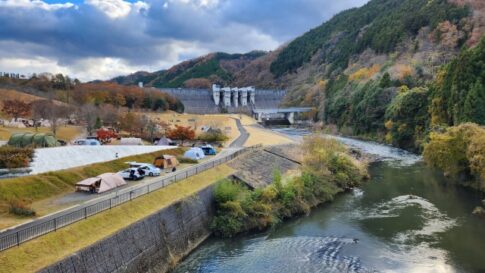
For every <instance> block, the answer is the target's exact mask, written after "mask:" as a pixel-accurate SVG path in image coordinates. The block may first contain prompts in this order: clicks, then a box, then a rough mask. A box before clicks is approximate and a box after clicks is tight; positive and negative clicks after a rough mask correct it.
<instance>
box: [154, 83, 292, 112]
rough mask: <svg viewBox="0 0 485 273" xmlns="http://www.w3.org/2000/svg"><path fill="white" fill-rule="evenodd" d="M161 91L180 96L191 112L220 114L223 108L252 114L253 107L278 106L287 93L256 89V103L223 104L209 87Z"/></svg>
mask: <svg viewBox="0 0 485 273" xmlns="http://www.w3.org/2000/svg"><path fill="white" fill-rule="evenodd" d="M160 91H163V92H165V93H168V94H170V95H172V96H174V97H176V98H178V99H179V100H180V101H181V102H182V103H183V104H184V107H185V112H186V113H190V114H218V113H222V112H223V108H224V111H227V112H228V113H249V114H251V113H252V110H253V109H269V108H278V107H279V106H280V104H281V103H282V101H283V98H284V97H285V95H286V91H284V90H271V89H256V90H255V99H254V103H249V104H247V105H246V106H242V105H238V106H234V105H232V106H223V105H222V103H221V104H220V105H217V104H216V102H215V101H214V98H213V95H212V91H211V90H209V89H188V88H172V89H171V88H161V89H160Z"/></svg>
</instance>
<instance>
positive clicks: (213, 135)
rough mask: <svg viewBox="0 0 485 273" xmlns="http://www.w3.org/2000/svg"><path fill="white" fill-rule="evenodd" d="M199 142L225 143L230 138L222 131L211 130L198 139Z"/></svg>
mask: <svg viewBox="0 0 485 273" xmlns="http://www.w3.org/2000/svg"><path fill="white" fill-rule="evenodd" d="M198 139H199V140H201V141H204V142H209V143H214V142H224V141H226V140H228V139H229V138H228V137H227V136H226V135H225V134H224V133H223V132H222V131H221V130H220V129H217V130H210V131H209V132H205V133H203V134H201V135H200V136H199V137H198Z"/></svg>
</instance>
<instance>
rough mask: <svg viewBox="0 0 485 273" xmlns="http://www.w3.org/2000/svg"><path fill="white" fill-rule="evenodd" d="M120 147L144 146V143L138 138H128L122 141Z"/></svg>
mask: <svg viewBox="0 0 485 273" xmlns="http://www.w3.org/2000/svg"><path fill="white" fill-rule="evenodd" d="M120 145H143V141H142V140H141V138H137V137H126V138H122V139H120Z"/></svg>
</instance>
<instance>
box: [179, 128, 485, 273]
mask: <svg viewBox="0 0 485 273" xmlns="http://www.w3.org/2000/svg"><path fill="white" fill-rule="evenodd" d="M280 133H285V134H287V135H291V136H292V137H295V138H299V137H301V135H304V134H305V132H304V131H291V130H283V131H280ZM338 140H340V141H342V142H343V143H345V144H347V145H350V146H353V147H356V148H359V149H361V150H363V151H365V152H367V153H370V154H374V155H376V156H378V157H379V158H380V161H378V162H376V163H373V164H372V165H371V166H370V173H371V176H372V178H371V180H370V181H369V182H367V183H366V184H365V185H364V186H362V187H361V188H360V189H355V190H354V191H353V192H352V193H349V194H343V195H340V196H338V197H337V198H336V200H335V201H334V202H333V203H330V204H326V205H323V206H321V207H319V208H316V209H314V210H312V212H311V214H310V215H308V216H304V217H298V218H296V219H293V220H290V221H287V222H285V223H283V224H281V225H280V226H278V227H276V228H274V229H273V230H270V231H268V232H265V233H262V234H256V235H251V236H241V237H238V238H235V239H227V240H222V239H216V238H212V239H209V240H208V241H206V242H205V243H204V244H202V245H201V246H200V247H199V248H197V249H196V250H195V251H194V252H193V253H192V254H191V255H189V256H188V257H187V258H186V259H185V260H184V261H183V262H181V263H180V265H179V266H178V267H177V268H176V269H175V270H174V272H176V273H185V272H201V273H205V272H217V273H218V272H221V273H239V272H241V273H243V272H247V273H253V272H264V273H280V272H281V273H283V272H295V273H297V272H298V273H299V272H302V273H303V272H413V273H414V272H415V273H428V272H437V273H438V272H439V273H441V272H446V273H448V272H473V273H475V272H476V273H478V272H485V221H484V220H481V219H478V218H476V217H474V216H472V215H471V211H472V210H473V208H474V207H475V206H477V205H478V204H480V198H481V196H480V195H479V194H478V193H475V192H473V191H470V190H467V189H464V188H461V187H458V186H455V185H454V184H453V183H451V182H452V181H449V180H447V179H445V178H444V177H443V176H442V175H441V174H440V173H438V172H435V171H433V170H431V169H429V168H427V167H426V166H425V165H424V164H423V163H422V162H421V160H420V157H419V156H416V155H413V154H410V153H407V152H405V151H402V150H399V149H395V148H392V147H388V146H384V145H379V144H376V143H370V142H363V141H358V140H353V139H348V138H340V137H339V138H338Z"/></svg>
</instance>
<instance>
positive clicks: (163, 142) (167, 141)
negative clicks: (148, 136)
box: [157, 137, 173, 146]
mask: <svg viewBox="0 0 485 273" xmlns="http://www.w3.org/2000/svg"><path fill="white" fill-rule="evenodd" d="M172 143H173V141H172V140H171V139H170V138H166V137H162V138H160V139H159V140H158V141H157V145H158V146H169V145H170V144H172Z"/></svg>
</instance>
